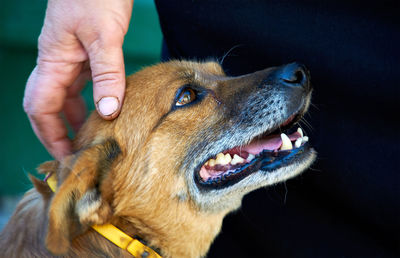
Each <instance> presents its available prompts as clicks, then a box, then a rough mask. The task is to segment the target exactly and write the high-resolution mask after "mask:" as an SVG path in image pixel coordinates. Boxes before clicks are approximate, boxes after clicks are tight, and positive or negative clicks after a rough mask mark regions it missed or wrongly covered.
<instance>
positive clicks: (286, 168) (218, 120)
mask: <svg viewBox="0 0 400 258" xmlns="http://www.w3.org/2000/svg"><path fill="white" fill-rule="evenodd" d="M310 95H311V86H310V82H309V75H308V72H307V70H306V69H305V68H304V67H303V66H301V65H299V64H295V63H293V64H289V65H286V66H281V67H274V68H269V69H266V70H262V71H259V72H255V73H252V74H248V75H244V76H240V77H228V76H226V75H225V74H224V72H223V71H222V68H221V67H220V65H219V64H218V63H215V62H205V63H197V62H180V61H171V62H168V63H163V64H159V65H156V66H153V67H149V68H146V69H144V70H142V71H140V72H138V73H136V74H134V75H132V76H130V77H128V78H127V91H126V97H125V103H124V105H123V108H122V111H121V114H120V115H119V117H118V118H117V119H115V120H114V121H104V120H102V119H100V118H99V117H98V116H97V114H92V116H91V117H90V118H89V120H88V122H87V123H86V124H85V126H84V127H83V128H82V130H81V131H80V133H79V134H78V136H77V138H76V140H75V148H76V151H77V152H76V154H74V155H72V156H71V157H68V158H66V160H65V161H64V162H63V164H62V165H60V166H58V169H57V170H58V172H57V173H58V178H59V183H60V189H59V191H58V192H57V194H56V195H55V197H54V198H53V200H52V204H51V207H50V213H49V214H50V216H49V217H50V223H49V230H48V232H49V235H50V236H48V238H47V240H48V241H47V242H48V246H49V248H50V250H52V251H55V250H57V249H58V250H60V242H64V243H67V240H69V239H70V238H71V236H72V235H74V233H71V230H72V229H74V228H76V227H77V228H79V230H75V231H76V232H81V231H82V230H84V228H87V227H82V226H87V225H90V224H93V223H104V222H106V221H113V220H116V219H117V218H124V220H127V221H129V222H131V223H133V224H135V225H136V229H137V230H139V231H141V230H142V232H139V234H142V235H151V234H152V233H151V232H152V231H154V232H156V233H155V234H158V235H160V234H165V232H164V231H163V229H164V228H171V227H174V226H175V227H176V228H177V230H179V229H182V227H183V230H186V231H190V230H193V227H194V226H193V223H192V222H193V221H196V220H198V222H197V223H198V224H200V225H199V227H200V226H201V227H204V226H205V224H207V223H213V221H215V223H216V224H218V225H217V227H216V229H212V230H213V231H216V232H213V234H214V236H215V234H216V233H217V232H218V230H219V226H220V223H221V222H220V220H221V218H222V217H223V216H224V215H225V214H226V213H227V212H229V211H232V210H234V209H236V208H238V207H239V205H240V202H241V199H242V197H243V196H244V195H245V194H246V193H248V192H250V191H252V190H254V189H257V188H260V187H262V186H266V185H271V184H275V183H278V182H281V181H284V180H286V179H288V178H291V177H293V176H295V175H297V174H299V173H300V172H301V171H303V170H304V169H305V168H307V167H308V166H309V165H310V164H311V162H312V161H313V160H314V158H315V152H314V151H313V149H312V148H311V147H310V146H309V144H308V143H307V137H303V135H302V132H301V131H297V127H294V125H295V124H296V122H298V121H299V120H300V119H301V118H302V116H303V114H304V113H305V112H306V110H307V108H308V105H309V103H310ZM285 132H286V134H285V135H282V136H281V133H285ZM44 170H46V169H44ZM71 216H72V217H73V218H74V219H72V220H71V219H70V220H68V219H67V221H72V222H70V223H69V224H68V225H69V226H67V227H64V230H65V232H68V233H65V232H63V231H62V230H61V232H62V233H61V234H60V233H59V232H60V229H59V227H60V225H61V224H62V223H63V222H62V220H63V219H65V217H71ZM74 221H75V222H78V226H71V223H72V224H73V222H74ZM217 221H219V222H217ZM174 223H175V224H174ZM185 223H187V224H188V225H187V226H185ZM186 227H187V228H186ZM206 228H207V227H206ZM210 228H213V227H211V226H210V227H209V228H208V229H204V230H211V229H210ZM214 236H212V237H211V240H210V242H211V241H212V238H213V237H214ZM150 238H151V236H150ZM60 239H61V240H60ZM63 239H64V240H63ZM210 242H209V243H210ZM209 243H208V245H209ZM53 245H55V246H56V247H55V248H52V246H53ZM66 245H67V244H66ZM155 245H156V246H160V245H167V244H166V243H155ZM204 248H205V249H206V250H207V249H208V246H207V247H204ZM204 248H203V249H204ZM64 249H65V248H64ZM64 251H65V250H64Z"/></svg>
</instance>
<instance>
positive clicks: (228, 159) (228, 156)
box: [225, 153, 232, 164]
mask: <svg viewBox="0 0 400 258" xmlns="http://www.w3.org/2000/svg"><path fill="white" fill-rule="evenodd" d="M231 160H232V157H231V154H229V153H227V154H225V162H228V163H226V164H229V163H230V162H231Z"/></svg>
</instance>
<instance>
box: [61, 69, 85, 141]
mask: <svg viewBox="0 0 400 258" xmlns="http://www.w3.org/2000/svg"><path fill="white" fill-rule="evenodd" d="M90 77H91V73H90V70H89V69H86V70H85V71H82V72H81V74H80V75H79V76H78V78H77V79H76V81H75V82H74V83H73V84H72V85H71V86H70V87H69V88H68V90H67V98H66V99H65V103H64V108H63V112H64V115H65V118H66V119H67V121H68V123H69V124H70V125H71V127H72V129H73V130H74V132H75V133H76V132H78V131H79V129H80V128H81V127H82V125H83V123H84V122H85V118H86V112H87V108H86V104H85V101H84V99H83V98H82V96H81V91H82V89H83V88H84V87H85V85H86V82H87V81H88V80H89V79H90Z"/></svg>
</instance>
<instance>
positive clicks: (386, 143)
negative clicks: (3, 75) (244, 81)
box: [156, 0, 400, 257]
mask: <svg viewBox="0 0 400 258" xmlns="http://www.w3.org/2000/svg"><path fill="white" fill-rule="evenodd" d="M156 4H157V9H158V12H159V18H160V24H161V28H162V31H163V33H164V38H165V44H164V52H163V53H164V58H166V57H167V56H169V57H171V58H184V59H197V60H203V59H207V58H210V57H215V58H219V60H220V61H221V59H222V57H223V56H224V55H225V54H226V53H227V52H229V50H231V51H230V52H229V54H228V55H227V56H226V57H225V59H224V61H223V67H224V69H225V71H226V72H227V74H230V75H240V74H245V73H250V72H254V71H256V70H261V69H264V68H266V67H270V66H278V65H282V64H285V63H290V62H293V61H297V62H301V63H303V64H305V65H306V66H307V67H308V69H309V70H310V72H311V81H312V84H313V86H314V94H313V104H314V105H313V106H312V107H311V108H310V111H309V115H306V120H307V121H308V122H309V123H310V124H311V127H312V128H309V129H308V130H307V126H303V127H305V129H306V131H307V135H309V136H310V140H311V143H312V145H313V146H314V147H315V149H316V150H317V152H318V159H317V161H316V163H315V164H314V165H312V167H311V169H309V170H308V171H306V172H304V173H303V174H302V175H301V176H299V177H297V178H295V179H292V180H289V181H288V182H286V184H280V185H277V186H272V187H269V188H267V189H260V190H258V191H255V192H253V193H251V194H249V195H247V196H246V197H245V198H244V201H243V207H242V208H241V209H240V211H238V212H235V213H234V214H232V215H229V216H228V217H227V218H226V219H225V221H224V226H223V229H222V233H221V235H219V236H218V237H217V239H216V241H215V243H214V244H213V245H212V247H211V250H210V253H209V255H208V257H271V256H273V257H339V256H340V257H391V256H398V255H400V253H399V244H400V235H399V232H400V213H399V207H400V205H399V204H400V202H399V198H400V190H399V182H400V176H399V175H400V152H399V148H400V147H399V146H400V142H399V140H398V139H399V133H400V119H399V118H400V115H399V111H400V108H399V105H400V94H399V93H400V90H399V89H400V65H399V63H400V50H399V49H400V8H399V1H397V0H394V1H376V2H375V3H368V2H366V1H352V2H349V1H343V0H341V1H334V0H332V1H323V0H310V1H306V0H302V1H279V0H276V1H266V0H264V1H261V0H260V1H250V0H248V1H238V0H218V1H209V0H201V1H179V0H169V1H156Z"/></svg>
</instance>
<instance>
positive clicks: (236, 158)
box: [231, 154, 244, 165]
mask: <svg viewBox="0 0 400 258" xmlns="http://www.w3.org/2000/svg"><path fill="white" fill-rule="evenodd" d="M242 162H244V159H243V158H242V157H240V156H239V155H237V154H235V155H233V159H232V161H231V164H232V165H236V164H238V163H242Z"/></svg>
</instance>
